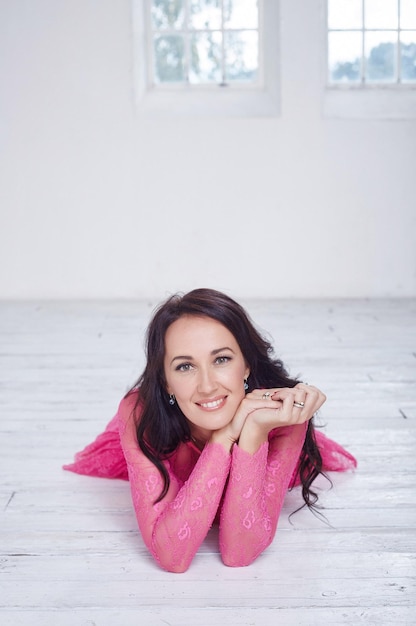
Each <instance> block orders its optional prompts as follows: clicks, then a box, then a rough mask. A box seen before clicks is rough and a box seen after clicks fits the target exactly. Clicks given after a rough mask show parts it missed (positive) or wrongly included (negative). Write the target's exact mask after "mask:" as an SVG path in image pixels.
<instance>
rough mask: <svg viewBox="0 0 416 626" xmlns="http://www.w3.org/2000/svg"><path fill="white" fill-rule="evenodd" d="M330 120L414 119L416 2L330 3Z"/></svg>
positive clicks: (327, 79) (327, 97) (327, 111)
mask: <svg viewBox="0 0 416 626" xmlns="http://www.w3.org/2000/svg"><path fill="white" fill-rule="evenodd" d="M326 6H327V11H326V17H325V33H326V35H325V36H326V40H327V55H326V76H325V86H326V89H325V93H324V101H323V112H324V115H325V116H326V117H335V118H336V117H339V118H343V119H346V118H367V119H369V118H372V119H414V118H415V117H416V0H327V2H326Z"/></svg>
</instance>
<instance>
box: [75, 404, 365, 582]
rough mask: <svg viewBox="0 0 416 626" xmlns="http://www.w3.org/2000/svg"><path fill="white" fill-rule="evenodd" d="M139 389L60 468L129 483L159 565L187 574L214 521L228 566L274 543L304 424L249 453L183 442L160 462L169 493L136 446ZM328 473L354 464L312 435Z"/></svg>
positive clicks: (284, 430) (279, 433) (319, 435)
mask: <svg viewBox="0 0 416 626" xmlns="http://www.w3.org/2000/svg"><path fill="white" fill-rule="evenodd" d="M136 400H137V393H131V394H130V395H129V396H127V397H126V398H124V399H123V400H122V401H121V403H120V406H119V410H118V412H117V414H116V416H115V417H114V418H113V419H112V420H111V422H110V423H109V424H108V426H107V428H106V430H105V432H104V433H102V434H101V435H99V436H98V437H97V439H96V440H95V441H94V442H93V443H91V444H90V445H88V446H87V447H86V448H85V449H84V450H83V451H82V452H79V453H78V454H77V455H76V457H75V462H74V463H73V464H70V465H65V466H64V469H67V470H70V471H73V472H77V473H80V474H87V475H90V476H101V477H106V478H122V479H126V480H129V481H130V485H131V493H132V500H133V505H134V509H135V512H136V517H137V521H138V525H139V528H140V531H141V534H142V536H143V540H144V542H145V544H146V546H147V547H148V549H149V551H150V552H151V554H152V555H153V557H154V558H155V559H156V561H157V562H158V563H159V564H160V566H161V567H162V568H164V569H166V570H168V571H171V572H184V571H185V570H186V569H187V568H188V567H189V565H190V563H191V561H192V559H193V557H194V555H195V553H196V552H197V550H198V548H199V546H200V545H201V543H202V541H203V540H204V538H205V536H206V535H207V532H208V530H209V529H210V527H211V526H212V524H213V522H214V520H217V521H218V522H219V544H220V551H221V556H222V559H223V561H224V563H225V564H226V565H230V566H235V567H238V566H243V565H248V564H250V563H251V562H252V561H254V559H256V557H257V556H258V555H259V554H260V553H261V552H263V550H264V549H265V548H266V547H267V546H268V545H269V544H270V543H271V541H272V540H273V537H274V535H275V532H276V527H277V522H278V519H279V514H280V510H281V508H282V504H283V500H284V497H285V494H286V492H287V490H288V488H289V487H291V486H293V485H294V484H295V480H294V475H295V473H296V468H297V464H298V460H299V455H300V453H301V450H302V446H303V442H304V438H305V432H306V425H305V424H302V425H296V426H288V427H284V428H277V429H275V430H273V431H272V432H271V433H270V435H269V441H268V442H266V443H264V444H263V445H262V446H261V447H260V449H259V450H258V451H257V452H256V453H255V454H253V455H251V454H249V453H247V452H245V451H244V450H242V449H241V448H239V447H238V445H234V446H233V448H232V451H231V453H228V452H226V450H225V449H224V448H223V447H222V446H221V445H220V444H215V443H210V444H207V445H206V446H205V448H204V449H203V451H202V452H201V451H200V450H199V449H198V448H197V447H196V446H195V445H194V444H193V443H192V442H188V443H183V444H181V445H180V446H179V447H178V448H177V450H176V451H175V452H174V454H172V456H171V457H170V458H169V460H167V461H165V462H164V463H165V466H166V469H167V471H168V473H169V477H170V485H169V490H168V492H167V494H166V496H165V497H164V498H163V500H162V501H161V502H158V503H156V504H155V503H154V502H155V500H156V499H157V498H158V496H159V494H160V492H161V491H162V488H163V479H162V477H161V475H160V473H159V471H158V470H157V469H156V467H155V466H154V465H153V463H151V461H149V459H147V457H146V456H145V455H144V454H143V453H142V452H141V450H140V448H139V447H138V444H137V439H136V430H135V424H134V420H133V414H132V412H133V409H134V406H135V404H136ZM316 437H317V442H318V445H319V448H320V451H321V454H322V458H323V464H324V469H325V470H326V471H332V470H335V471H343V470H347V469H351V468H354V467H356V464H357V463H356V460H355V459H354V457H353V456H352V455H351V454H349V453H348V452H347V451H346V450H344V448H342V447H341V446H340V445H338V444H337V443H335V442H334V441H332V440H330V439H328V438H327V437H325V435H323V434H322V433H320V432H319V431H317V432H316Z"/></svg>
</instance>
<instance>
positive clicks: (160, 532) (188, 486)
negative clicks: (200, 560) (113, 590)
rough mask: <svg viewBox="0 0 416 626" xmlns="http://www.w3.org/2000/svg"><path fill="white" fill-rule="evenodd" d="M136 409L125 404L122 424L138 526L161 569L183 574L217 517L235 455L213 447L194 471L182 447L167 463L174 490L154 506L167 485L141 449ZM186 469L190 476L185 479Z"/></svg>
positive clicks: (122, 408)
mask: <svg viewBox="0 0 416 626" xmlns="http://www.w3.org/2000/svg"><path fill="white" fill-rule="evenodd" d="M123 403H124V405H123ZM133 406H134V403H133ZM133 406H132V403H131V401H130V403H129V399H128V398H127V399H125V400H124V401H123V402H122V404H121V405H120V409H119V419H120V439H121V444H122V446H123V451H124V454H125V457H126V461H127V467H128V472H129V479H130V485H131V494H132V500H133V505H134V509H135V512H136V517H137V521H138V525H139V528H140V531H141V534H142V536H143V540H144V542H145V544H146V545H147V547H148V549H149V551H150V552H151V554H152V555H153V557H154V558H155V559H156V560H157V562H158V563H159V564H160V566H161V567H163V568H164V569H166V570H168V571H171V572H184V571H185V570H186V569H187V568H188V567H189V565H190V563H191V561H192V559H193V557H194V555H195V553H196V551H197V550H198V548H199V546H200V544H201V543H202V541H203V540H204V538H205V536H206V534H207V532H208V530H209V528H210V527H211V525H212V522H213V520H214V518H215V514H216V512H217V509H218V507H219V503H220V500H221V496H222V492H223V489H224V485H225V481H226V479H227V476H228V473H229V469H230V463H231V455H230V454H228V453H227V452H226V451H225V450H224V448H223V447H222V446H221V445H220V444H215V443H212V444H208V445H207V446H206V447H205V448H204V450H203V452H202V454H201V455H200V457H199V459H198V460H196V463H195V466H194V467H193V468H192V463H193V461H195V458H194V459H193V460H192V459H191V455H192V450H190V448H189V447H188V446H182V449H180V450H179V452H178V455H176V456H174V457H172V459H171V460H169V461H165V465H166V468H167V470H168V472H169V476H170V486H169V490H168V493H167V494H166V496H165V497H164V498H163V500H162V501H161V502H158V503H157V504H154V502H155V500H156V499H157V497H158V496H159V494H160V492H161V491H162V487H163V480H162V477H161V475H160V473H159V471H158V470H157V468H156V467H155V466H154V465H153V463H152V462H151V461H149V459H147V457H146V456H145V455H144V454H143V453H142V452H141V450H140V448H139V447H138V444H137V440H136V432H135V425H134V421H133V416H132V408H133ZM184 470H188V471H189V475H187V476H186V479H184V478H185V476H184ZM185 475H186V472H185Z"/></svg>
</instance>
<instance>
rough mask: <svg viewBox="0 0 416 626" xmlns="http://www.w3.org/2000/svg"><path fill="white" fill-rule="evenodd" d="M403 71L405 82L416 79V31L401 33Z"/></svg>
mask: <svg viewBox="0 0 416 626" xmlns="http://www.w3.org/2000/svg"><path fill="white" fill-rule="evenodd" d="M400 40H401V42H400V43H401V49H400V52H401V71H402V80H403V82H406V83H408V82H415V81H416V31H413V32H410V33H401V37H400Z"/></svg>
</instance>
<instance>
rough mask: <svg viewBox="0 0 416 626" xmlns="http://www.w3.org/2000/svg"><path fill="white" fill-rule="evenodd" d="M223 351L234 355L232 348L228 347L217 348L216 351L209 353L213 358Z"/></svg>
mask: <svg viewBox="0 0 416 626" xmlns="http://www.w3.org/2000/svg"><path fill="white" fill-rule="evenodd" d="M224 350H229V351H230V352H232V353H233V354H235V353H234V350H233V349H232V348H229V347H228V346H224V348H218V349H217V350H213V351H212V352H211V354H212V356H215V355H216V354H219V353H220V352H224Z"/></svg>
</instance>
